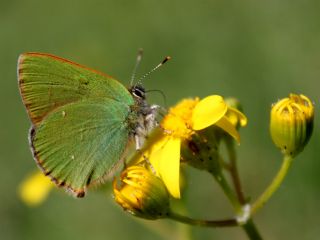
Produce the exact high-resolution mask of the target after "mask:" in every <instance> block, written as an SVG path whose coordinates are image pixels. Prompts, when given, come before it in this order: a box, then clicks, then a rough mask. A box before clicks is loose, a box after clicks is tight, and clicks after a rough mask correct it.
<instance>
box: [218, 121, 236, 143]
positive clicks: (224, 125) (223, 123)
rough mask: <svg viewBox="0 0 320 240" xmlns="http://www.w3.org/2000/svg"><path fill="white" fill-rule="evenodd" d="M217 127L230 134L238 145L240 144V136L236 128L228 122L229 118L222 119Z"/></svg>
mask: <svg viewBox="0 0 320 240" xmlns="http://www.w3.org/2000/svg"><path fill="white" fill-rule="evenodd" d="M215 125H216V126H218V127H220V128H222V129H223V130H224V131H226V132H227V133H229V134H230V135H231V136H232V137H233V138H234V139H235V140H236V141H237V142H238V143H240V135H239V133H238V131H237V129H236V128H235V126H234V125H233V124H232V123H231V122H230V121H229V120H228V118H227V117H223V118H221V119H220V120H219V121H218V122H217V123H216V124H215Z"/></svg>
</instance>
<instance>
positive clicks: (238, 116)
mask: <svg viewBox="0 0 320 240" xmlns="http://www.w3.org/2000/svg"><path fill="white" fill-rule="evenodd" d="M227 117H228V118H229V120H230V121H231V122H232V123H233V125H236V123H238V122H239V123H240V126H241V127H244V126H246V125H247V123H248V120H247V117H246V116H245V115H244V114H243V113H242V112H240V111H239V110H238V109H236V108H232V107H229V108H228V112H227Z"/></svg>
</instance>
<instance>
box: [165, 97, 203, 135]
mask: <svg viewBox="0 0 320 240" xmlns="http://www.w3.org/2000/svg"><path fill="white" fill-rule="evenodd" d="M198 102H199V98H195V99H185V100H183V101H181V102H180V103H178V104H177V105H176V106H174V107H172V108H170V110H169V114H167V115H166V116H165V117H164V119H163V120H162V122H161V127H162V128H163V129H164V130H165V134H167V135H171V136H173V137H177V138H184V139H188V138H190V137H191V135H192V134H193V133H194V131H193V130H192V111H193V109H194V107H195V106H196V105H197V103H198Z"/></svg>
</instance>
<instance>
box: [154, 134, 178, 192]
mask: <svg viewBox="0 0 320 240" xmlns="http://www.w3.org/2000/svg"><path fill="white" fill-rule="evenodd" d="M180 145H181V140H180V138H173V137H168V136H166V137H164V138H162V139H161V140H160V141H158V142H157V143H156V144H155V146H153V147H154V149H153V150H152V151H151V153H150V156H149V160H150V162H151V165H152V166H153V168H154V169H155V171H156V172H157V173H158V174H159V175H160V177H161V178H162V180H163V182H164V184H165V185H166V187H167V189H168V191H169V193H170V194H171V195H172V196H173V197H175V198H180V182H179V180H180Z"/></svg>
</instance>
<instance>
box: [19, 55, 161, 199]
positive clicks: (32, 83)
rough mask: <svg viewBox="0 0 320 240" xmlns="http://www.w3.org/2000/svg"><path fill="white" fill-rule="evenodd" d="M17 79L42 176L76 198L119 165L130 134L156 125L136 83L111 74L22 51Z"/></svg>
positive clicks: (137, 138) (138, 137)
mask: <svg viewBox="0 0 320 240" xmlns="http://www.w3.org/2000/svg"><path fill="white" fill-rule="evenodd" d="M18 81H19V88H20V93H21V96H22V100H23V103H24V105H25V107H26V109H27V112H28V115H29V117H30V120H31V122H32V126H31V130H30V135H29V141H30V145H31V149H32V152H33V156H34V159H35V161H36V162H37V164H38V166H39V167H40V168H41V170H42V171H43V172H44V174H45V175H48V176H50V177H51V179H52V180H53V181H54V182H55V183H56V184H57V185H58V186H61V187H64V188H66V189H67V190H68V191H70V192H72V193H73V194H74V195H75V196H76V197H84V195H85V192H86V189H87V187H88V186H89V185H92V184H93V183H100V182H102V181H103V180H104V179H106V178H107V177H109V176H112V174H113V173H114V171H115V170H116V169H117V167H118V166H119V165H120V163H121V160H122V159H123V158H124V156H125V152H126V149H127V146H128V145H129V143H130V142H132V141H131V140H132V139H135V141H136V148H140V145H141V143H142V141H143V140H142V139H143V137H142V136H145V135H146V134H147V133H148V132H150V131H151V129H152V128H153V127H154V126H155V115H156V112H157V106H156V105H148V104H147V103H146V100H145V90H144V88H143V87H142V86H141V85H140V84H138V85H133V86H131V87H130V88H129V89H127V88H126V87H124V86H123V85H122V84H121V83H119V82H118V81H116V80H114V79H113V78H112V77H110V76H108V75H106V74H104V73H101V72H98V71H96V70H93V69H90V68H87V67H84V66H81V65H79V64H77V63H74V62H71V61H69V60H66V59H63V58H60V57H56V56H53V55H50V54H45V53H25V54H21V55H20V57H19V60H18Z"/></svg>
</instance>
